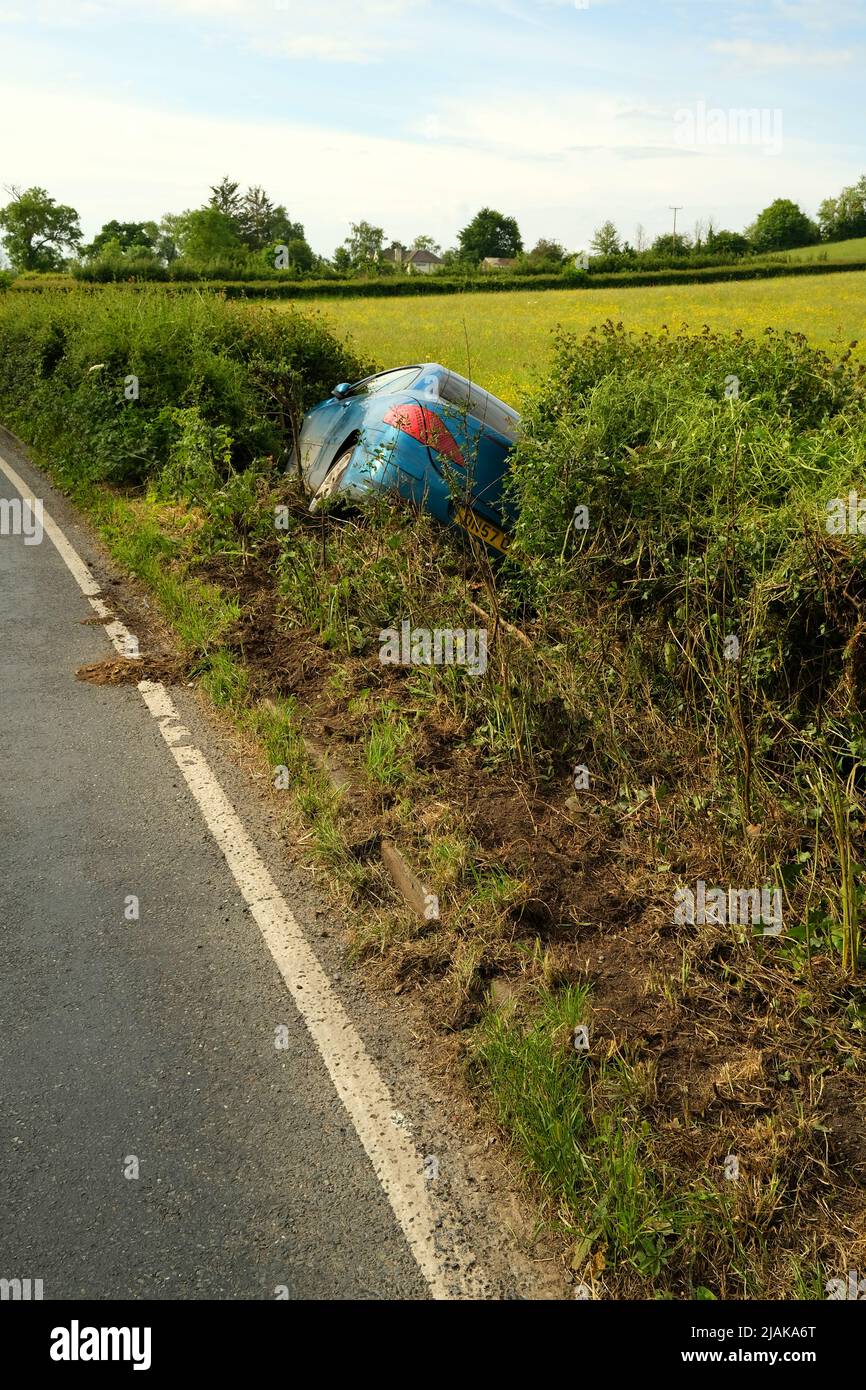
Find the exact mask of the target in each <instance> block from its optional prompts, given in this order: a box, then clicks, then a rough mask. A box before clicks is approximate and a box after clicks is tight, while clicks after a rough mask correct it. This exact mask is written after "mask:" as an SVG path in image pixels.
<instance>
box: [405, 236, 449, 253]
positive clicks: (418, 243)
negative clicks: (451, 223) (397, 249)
mask: <svg viewBox="0 0 866 1390" xmlns="http://www.w3.org/2000/svg"><path fill="white" fill-rule="evenodd" d="M410 250H412V251H432V252H433V255H434V256H439V255H441V253H442V247H441V246H440V245H439V243H438V241H434V240H433V238H432V236H416V238H415V240H414V241H413V242H412V245H411V247H410Z"/></svg>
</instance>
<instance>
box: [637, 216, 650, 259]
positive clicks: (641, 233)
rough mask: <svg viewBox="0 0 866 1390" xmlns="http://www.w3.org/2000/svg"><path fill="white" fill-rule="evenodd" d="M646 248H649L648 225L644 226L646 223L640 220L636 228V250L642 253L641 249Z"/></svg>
mask: <svg viewBox="0 0 866 1390" xmlns="http://www.w3.org/2000/svg"><path fill="white" fill-rule="evenodd" d="M646 248H647V234H646V227H645V226H644V224H643V223H642V222H638V224H637V226H636V227H635V229H634V249H635V251H637V253H638V255H640V253H641V251H645V250H646Z"/></svg>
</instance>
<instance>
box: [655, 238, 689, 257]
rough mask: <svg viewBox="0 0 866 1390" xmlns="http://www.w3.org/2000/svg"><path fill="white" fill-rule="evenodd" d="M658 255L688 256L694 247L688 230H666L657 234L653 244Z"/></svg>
mask: <svg viewBox="0 0 866 1390" xmlns="http://www.w3.org/2000/svg"><path fill="white" fill-rule="evenodd" d="M652 249H653V251H654V252H655V254H656V255H657V256H687V255H688V254H689V251H690V250H691V249H692V242H691V237H690V236H689V235H688V234H687V233H686V232H677V234H676V236H674V234H673V232H665V233H664V235H663V236H657V237H656V239H655V241H654V242H653V244H652Z"/></svg>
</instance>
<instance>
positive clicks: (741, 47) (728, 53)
mask: <svg viewBox="0 0 866 1390" xmlns="http://www.w3.org/2000/svg"><path fill="white" fill-rule="evenodd" d="M710 47H711V49H712V51H713V52H714V53H719V54H721V55H722V56H723V57H725V58H732V59H733V60H734V61H735V63H736V64H737V66H738V67H747V68H751V69H753V70H759V71H766V69H768V68H777V69H778V68H806V67H811V68H835V67H841V66H843V65H845V64H847V63H850V62H851V60H852V58H853V57H854V54H853V52H852V50H851V49H846V48H809V47H797V46H796V45H794V44H784V43H758V42H756V41H755V40H753V39H717V40H716V41H715V42H714V43H712V44H711V45H710Z"/></svg>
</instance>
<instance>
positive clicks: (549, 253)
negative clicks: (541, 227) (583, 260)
mask: <svg viewBox="0 0 866 1390" xmlns="http://www.w3.org/2000/svg"><path fill="white" fill-rule="evenodd" d="M565 257H566V250H565V247H564V246H563V245H562V243H561V242H559V241H552V240H550V239H548V238H547V237H539V239H538V241H537V242H536V243H535V245H534V246H533V248H532V250H531V251H528V252H527V256H526V258H527V260H529V261H552V262H555V263H556V264H557V265H562V262H563V261H564V260H565Z"/></svg>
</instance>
